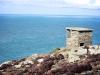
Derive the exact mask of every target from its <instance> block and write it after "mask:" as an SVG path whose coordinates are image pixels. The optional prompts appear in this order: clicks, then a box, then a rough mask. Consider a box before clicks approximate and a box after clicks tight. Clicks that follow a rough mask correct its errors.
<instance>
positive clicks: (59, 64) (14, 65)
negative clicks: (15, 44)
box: [0, 45, 100, 75]
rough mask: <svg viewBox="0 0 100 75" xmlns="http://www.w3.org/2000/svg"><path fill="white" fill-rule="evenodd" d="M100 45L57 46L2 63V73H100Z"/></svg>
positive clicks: (4, 74)
mask: <svg viewBox="0 0 100 75" xmlns="http://www.w3.org/2000/svg"><path fill="white" fill-rule="evenodd" d="M99 74H100V46H98V45H94V46H84V47H79V48H78V49H68V48H57V49H55V50H53V51H52V52H51V53H48V54H34V55H32V56H30V57H26V58H23V59H19V60H12V61H7V62H4V63H2V64H1V65H0V75H99Z"/></svg>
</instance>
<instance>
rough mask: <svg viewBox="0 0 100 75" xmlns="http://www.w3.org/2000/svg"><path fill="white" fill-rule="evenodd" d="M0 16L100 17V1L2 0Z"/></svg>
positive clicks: (0, 0) (0, 1)
mask: <svg viewBox="0 0 100 75" xmlns="http://www.w3.org/2000/svg"><path fill="white" fill-rule="evenodd" d="M0 14H51V15H52V14H53V15H100V0H0Z"/></svg>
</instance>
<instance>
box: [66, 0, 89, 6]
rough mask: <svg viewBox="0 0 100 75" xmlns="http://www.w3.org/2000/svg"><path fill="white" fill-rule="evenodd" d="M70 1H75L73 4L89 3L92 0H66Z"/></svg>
mask: <svg viewBox="0 0 100 75" xmlns="http://www.w3.org/2000/svg"><path fill="white" fill-rule="evenodd" d="M65 1H66V2H68V3H73V4H80V5H81V4H89V2H90V0H65Z"/></svg>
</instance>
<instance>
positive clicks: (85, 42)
mask: <svg viewBox="0 0 100 75" xmlns="http://www.w3.org/2000/svg"><path fill="white" fill-rule="evenodd" d="M66 30H67V34H66V35H67V37H66V39H67V40H66V44H67V47H68V48H78V47H80V46H89V45H92V32H93V30H92V29H88V28H80V27H67V28H66Z"/></svg>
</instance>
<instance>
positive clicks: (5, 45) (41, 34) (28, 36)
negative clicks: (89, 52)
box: [0, 14, 100, 63]
mask: <svg viewBox="0 0 100 75" xmlns="http://www.w3.org/2000/svg"><path fill="white" fill-rule="evenodd" d="M66 27H85V28H91V29H93V45H95V44H97V45H99V44H100V16H81V15H17V14H16V15H14V14H12V15H7V14H6V15H3V14H1V15H0V63H2V62H5V61H9V60H15V59H20V58H23V57H27V56H31V55H32V54H41V53H49V52H51V51H52V50H54V49H55V48H58V47H65V46H66V29H65V28H66Z"/></svg>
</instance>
